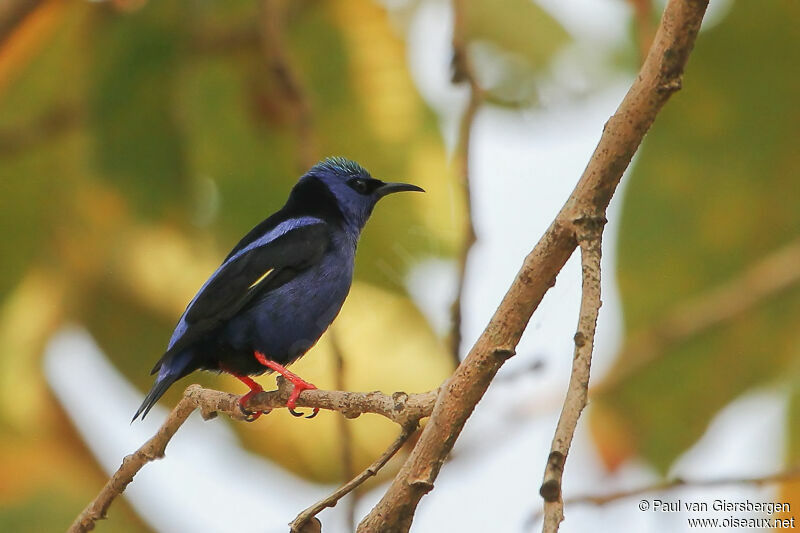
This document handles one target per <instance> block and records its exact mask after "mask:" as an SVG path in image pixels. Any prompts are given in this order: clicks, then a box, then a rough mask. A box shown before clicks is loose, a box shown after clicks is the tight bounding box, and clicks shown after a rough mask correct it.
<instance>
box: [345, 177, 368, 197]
mask: <svg viewBox="0 0 800 533" xmlns="http://www.w3.org/2000/svg"><path fill="white" fill-rule="evenodd" d="M348 185H350V187H352V189H353V190H354V191H356V192H357V193H359V194H367V193H368V192H369V183H367V180H365V179H361V178H355V179H352V180H350V181H349V182H348Z"/></svg>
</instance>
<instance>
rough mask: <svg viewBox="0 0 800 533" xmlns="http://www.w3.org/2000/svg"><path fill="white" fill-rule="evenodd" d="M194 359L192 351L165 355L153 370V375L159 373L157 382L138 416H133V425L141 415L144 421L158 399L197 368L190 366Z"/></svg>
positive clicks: (140, 407)
mask: <svg viewBox="0 0 800 533" xmlns="http://www.w3.org/2000/svg"><path fill="white" fill-rule="evenodd" d="M192 359H193V357H192V352H191V351H183V352H178V353H174V352H169V351H168V352H167V353H166V354H164V356H163V357H162V358H161V359H160V360H159V361H158V363H157V364H156V367H155V368H154V369H153V373H155V372H156V371H158V377H157V378H156V382H155V383H153V388H152V389H150V392H148V393H147V396H145V398H144V401H143V402H142V405H140V406H139V409H137V411H136V414H135V415H133V418H132V419H131V423H133V422H134V421H135V420H136V419H137V418H139V415H142V420H144V417H146V416H147V413H149V412H150V409H152V408H153V406H154V405H155V404H156V402H157V401H158V399H159V398H161V397H162V396H163V395H164V393H165V392H167V389H168V388H169V387H170V385H172V384H173V383H175V382H176V381H178V380H179V379H181V378H182V377H183V376H185V375H187V374H189V373H190V372H192V371H193V370H195V369H196V368H197V366H196V365H190V362H191V361H192Z"/></svg>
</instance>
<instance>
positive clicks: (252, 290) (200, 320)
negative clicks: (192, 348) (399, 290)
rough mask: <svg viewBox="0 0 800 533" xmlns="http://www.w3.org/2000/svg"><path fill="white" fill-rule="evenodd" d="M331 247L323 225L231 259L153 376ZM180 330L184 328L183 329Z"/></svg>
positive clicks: (188, 317)
mask: <svg viewBox="0 0 800 533" xmlns="http://www.w3.org/2000/svg"><path fill="white" fill-rule="evenodd" d="M329 245H330V233H329V231H328V228H327V226H326V225H325V224H323V223H319V224H310V225H307V226H301V227H299V228H296V229H293V230H290V231H288V232H286V233H284V234H283V235H281V236H280V237H277V238H276V239H274V240H272V241H270V242H268V243H266V244H264V245H263V246H258V247H256V248H253V249H252V250H248V251H247V252H245V253H243V254H241V255H239V256H238V257H236V258H235V259H229V260H227V261H226V262H225V263H223V266H222V268H221V269H220V270H219V271H218V272H217V273H216V275H215V276H214V277H213V278H212V279H211V281H209V282H208V283H207V284H206V285H205V287H204V288H203V289H201V291H200V293H199V294H198V295H197V296H196V297H195V299H194V301H193V302H192V303H191V304H190V305H189V307H188V308H187V309H186V312H185V313H184V315H183V317H182V318H181V321H182V322H184V323H185V326H186V329H185V331H184V332H183V335H181V336H180V337H179V338H178V339H177V340H176V341H175V342H174V343H173V344H172V346H170V348H169V350H167V353H165V354H164V355H163V356H162V357H161V359H160V360H159V361H158V363H156V366H155V367H154V368H153V371H152V372H151V373H155V372H157V371H158V369H159V368H160V367H161V364H162V363H163V362H164V361H165V360H166V359H167V358H168V357H169V356H170V355H171V354H174V353H178V352H180V351H181V350H183V349H184V348H186V347H187V346H189V345H190V344H192V343H194V342H195V341H197V340H198V339H200V338H202V337H203V336H205V335H206V334H208V333H210V332H212V331H213V330H214V329H216V328H217V327H219V326H220V325H222V324H223V323H225V322H226V321H227V320H229V319H230V318H231V317H233V316H234V315H235V314H236V313H238V312H239V311H240V310H241V309H242V308H243V307H244V306H245V305H246V304H247V303H248V302H250V301H251V300H252V299H253V298H254V297H255V296H257V295H261V294H264V293H265V292H269V291H271V290H274V289H275V288H277V287H279V286H281V285H283V284H285V283H287V282H288V281H290V280H291V279H292V278H294V277H295V276H296V275H297V274H298V273H299V272H302V271H303V270H305V269H307V268H309V267H310V266H312V265H314V264H316V263H318V262H319V261H320V259H321V258H322V255H323V254H324V253H325V250H327V249H328V246H329ZM179 327H180V325H179Z"/></svg>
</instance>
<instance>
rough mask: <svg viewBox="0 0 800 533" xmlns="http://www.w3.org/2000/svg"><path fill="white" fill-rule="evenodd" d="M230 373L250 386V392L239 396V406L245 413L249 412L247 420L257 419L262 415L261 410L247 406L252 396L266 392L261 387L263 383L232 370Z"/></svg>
mask: <svg viewBox="0 0 800 533" xmlns="http://www.w3.org/2000/svg"><path fill="white" fill-rule="evenodd" d="M230 374H231V375H232V376H233V377H235V378H236V379H238V380H239V381H241V382H242V383H244V384H245V385H247V386H248V387H249V388H250V392H248V393H247V394H245V395H244V396H242V397H241V398H239V407H240V408H241V410H242V411H243V412H244V413H246V414H247V420H248V421H249V422H252V421H254V420H256V419H257V418H258V417H259V416H261V412H253V411H250V410H249V409H248V408H247V403H248V402H249V401H250V398H252V397H253V396H255V395H256V394H258V393H259V392H264V389H263V388H261V385H259V384H258V383H256V382H255V381H254V380H253V379H252V378H250V377H248V376H240V375H238V374H234V373H233V372H230Z"/></svg>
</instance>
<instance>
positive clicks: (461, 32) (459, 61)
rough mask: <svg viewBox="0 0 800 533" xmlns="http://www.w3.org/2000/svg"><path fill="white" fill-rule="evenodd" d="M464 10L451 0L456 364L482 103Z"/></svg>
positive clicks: (472, 237) (472, 235)
mask: <svg viewBox="0 0 800 533" xmlns="http://www.w3.org/2000/svg"><path fill="white" fill-rule="evenodd" d="M465 9H466V7H465V5H464V0H453V44H452V46H453V61H452V66H453V76H452V82H453V83H455V84H458V83H465V82H466V83H467V84H468V85H469V101H468V102H467V107H466V109H465V110H464V114H463V115H462V116H461V123H460V125H459V128H458V145H457V147H456V154H457V160H456V161H457V165H458V172H459V175H460V178H461V187H462V190H463V194H464V212H465V216H466V223H465V229H464V234H465V235H464V242H463V243H462V245H461V254H460V256H459V258H458V272H457V278H456V279H457V281H456V296H455V299H454V300H453V304H452V307H451V309H450V316H451V322H452V325H451V330H450V331H451V333H450V343H451V345H450V349H451V353H452V354H453V359H454V361H455V363H456V365H457V364H459V363H460V362H461V359H460V357H459V354H460V351H461V300H462V298H463V296H464V279H465V276H466V272H467V260H468V259H469V253H470V251H471V250H472V246H473V245H474V244H475V241H476V240H477V237H476V235H475V225H474V224H473V222H472V191H471V187H470V183H469V181H470V178H469V176H470V165H469V154H470V144H471V141H472V127H473V124H474V123H475V115H476V114H477V113H478V108H480V106H481V104H482V103H483V100H484V93H483V90H482V89H481V87H480V85H479V84H478V80H477V79H476V77H475V71H474V70H473V67H472V62H471V61H470V58H469V55H468V52H467V38H466V22H465V13H464V10H465Z"/></svg>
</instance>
